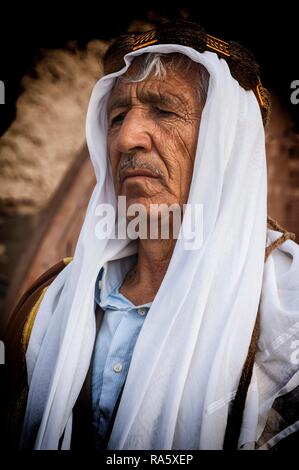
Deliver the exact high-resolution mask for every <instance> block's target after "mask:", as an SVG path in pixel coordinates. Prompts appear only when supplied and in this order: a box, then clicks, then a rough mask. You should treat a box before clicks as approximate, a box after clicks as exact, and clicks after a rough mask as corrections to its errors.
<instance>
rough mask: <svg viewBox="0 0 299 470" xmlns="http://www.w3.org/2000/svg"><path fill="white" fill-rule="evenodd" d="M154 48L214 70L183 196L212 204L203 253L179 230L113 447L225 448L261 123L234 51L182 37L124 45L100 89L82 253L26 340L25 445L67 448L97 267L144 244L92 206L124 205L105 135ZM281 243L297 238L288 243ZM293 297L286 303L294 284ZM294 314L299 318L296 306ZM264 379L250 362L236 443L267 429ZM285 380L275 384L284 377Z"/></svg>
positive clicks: (254, 252) (251, 291)
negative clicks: (110, 110) (103, 229)
mask: <svg viewBox="0 0 299 470" xmlns="http://www.w3.org/2000/svg"><path fill="white" fill-rule="evenodd" d="M146 52H160V53H172V52H180V53H182V54H185V55H187V56H188V57H189V58H190V59H192V60H194V61H195V62H199V63H201V64H202V65H203V66H204V67H206V69H207V70H208V72H209V74H210V81H209V90H208V96H207V101H206V104H205V108H204V110H203V114H202V118H201V124H200V131H199V137H198V145H197V151H196V158H195V164H194V171H193V179H192V183H191V188H190V194H189V200H188V203H189V204H194V203H201V204H203V208H204V229H203V230H204V232H203V244H202V246H201V248H200V249H199V250H198V251H186V250H185V249H184V243H183V240H182V239H181V240H180V239H178V240H177V243H176V246H175V250H174V253H173V256H172V259H171V262H170V264H169V267H168V270H167V272H166V275H165V277H164V279H163V282H162V284H161V286H160V289H159V291H158V292H157V294H156V297H155V299H154V302H153V304H152V307H151V309H150V311H149V313H148V315H147V318H146V319H145V322H144V325H143V327H142V330H141V332H140V334H139V337H138V339H137V343H136V346H135V349H134V353H133V357H132V361H131V365H130V369H129V372H128V376H127V380H126V384H125V388H124V391H123V396H122V400H121V402H120V406H119V409H118V412H117V416H116V419H115V424H114V427H113V431H112V434H111V437H110V441H109V445H108V448H110V449H221V448H222V446H223V439H224V433H225V428H226V423H227V416H228V409H229V404H230V400H232V398H233V396H234V393H235V392H236V389H237V386H238V383H239V379H240V374H241V370H242V366H243V364H244V361H245V359H246V356H247V351H248V347H249V344H250V339H251V335H252V330H253V326H254V323H255V319H256V314H257V309H258V304H259V300H260V297H261V290H262V280H263V272H264V253H265V245H266V236H267V228H266V219H267V217H266V215H267V213H266V198H267V184H266V178H267V175H266V157H265V142H264V129H263V123H262V118H261V113H260V109H259V106H258V103H257V100H256V98H255V96H254V93H253V92H252V91H245V90H244V89H243V88H242V87H241V86H240V85H239V83H238V82H237V81H236V80H235V79H234V78H232V76H231V74H230V70H229V67H228V65H227V62H226V61H225V60H223V59H219V58H218V56H217V55H216V54H214V53H211V52H204V53H199V52H197V51H195V50H194V49H192V48H189V47H185V46H179V45H155V46H150V47H146V48H144V49H142V50H139V51H135V52H132V53H130V54H127V55H126V57H125V62H126V66H125V67H124V68H123V69H122V70H121V71H119V72H117V73H114V74H111V75H109V76H105V77H103V78H102V79H101V80H99V82H98V83H97V84H96V85H95V87H94V90H93V93H92V96H91V100H90V104H89V109H88V114H87V124H86V131H87V143H88V147H89V152H90V156H91V159H92V162H93V165H94V169H95V174H96V177H97V184H96V187H95V189H94V192H93V194H92V197H91V200H90V203H89V205H88V209H87V213H86V217H85V221H84V224H83V227H82V230H81V233H80V237H79V240H78V243H77V247H76V251H75V255H74V260H73V261H72V262H71V263H70V264H69V265H68V266H67V267H66V268H65V269H64V270H63V271H62V272H61V273H60V274H59V275H58V277H57V278H56V279H55V281H54V282H53V283H52V284H51V286H50V287H49V288H48V290H47V292H46V294H45V297H44V299H43V301H42V304H41V307H40V309H39V312H38V315H37V318H36V320H35V324H34V328H33V331H32V335H31V338H30V342H29V346H28V350H27V355H26V360H27V367H28V381H29V387H30V388H29V396H28V403H27V410H26V416H25V423H24V428H23V435H22V445H23V446H24V447H26V445H28V442H30V440H31V439H32V436H34V437H35V436H36V439H35V445H34V448H35V449H57V448H58V443H59V439H60V437H61V436H62V435H63V433H64V441H63V448H65V449H67V448H69V447H70V439H71V429H72V408H73V407H74V404H75V402H76V400H77V397H78V394H79V392H80V389H81V387H82V384H83V382H84V379H85V376H86V373H87V370H88V367H89V364H90V360H91V354H92V349H93V345H94V340H95V317H94V285H95V280H96V277H97V274H98V271H99V269H100V268H101V267H102V266H103V265H104V264H105V263H106V262H107V261H109V260H112V259H119V258H122V257H125V256H128V255H130V254H132V253H135V252H136V244H135V243H133V242H131V241H130V240H112V239H107V240H99V239H97V238H96V236H95V225H96V223H97V221H98V217H97V216H96V214H95V211H96V207H97V206H98V205H99V204H101V203H111V204H113V205H114V207H116V197H115V192H114V186H113V182H112V176H111V170H110V166H109V164H108V157H107V146H106V135H107V116H106V104H107V99H108V97H109V92H110V91H111V89H112V87H113V84H114V80H115V78H116V77H117V76H119V75H121V74H123V73H124V72H125V71H126V70H127V68H128V67H129V65H130V62H131V61H132V59H133V58H134V57H135V56H137V55H140V54H143V53H146ZM183 224H184V221H183ZM268 234H269V236H270V235H271V234H272V235H271V236H274V237H275V234H276V237H277V235H278V234H277V232H272V231H268ZM285 245H288V246H290V245H291V246H296V245H295V244H294V243H293V242H290V241H288V242H287V243H285ZM266 267H267V268H266V280H265V282H266V290H267V295H268V291H269V298H270V300H267V299H266V300H265V302H266V303H267V302H270V304H271V309H270V308H269V311H266V313H265V312H264V310H267V308H268V305H263V311H262V312H261V314H262V332H265V336H267V334H268V332H269V334H270V335H271V334H272V326H273V325H272V317H271V315H272V314H273V308H272V304H273V303H274V304H275V302H276V304H275V307H274V308H275V309H276V310H275V312H274V313H275V314H277V315H278V316H279V305H280V298H279V294H280V293H279V290H276V287H275V285H276V284H275V283H276V282H277V279H276V276H277V273H276V272H275V269H274V266H273V260H272V261H271V260H270V259H269V261H268V262H267V264H266ZM298 271H299V269H298V262H297V274H298ZM297 278H299V276H298V275H297ZM273 294H274V298H272V297H271V296H272V295H273ZM284 301H285V302H286V304H287V303H288V299H287V296H285V298H284ZM298 303H299V302H298ZM284 311H287V307H284ZM294 315H297V317H298V311H297V310H296V311H295V312H294ZM269 330H270V331H269ZM275 334H276V332H273V335H274V336H275ZM260 377H261V374H259V370H257V368H256V367H255V370H254V373H253V379H252V385H251V387H250V390H249V393H248V398H247V401H246V408H245V416H244V420H243V426H242V432H241V436H240V442H239V446H241V445H242V444H244V443H248V442H251V441H255V440H256V438H257V435H258V432H259V431H258V420H259V409H260V405H261V404H260V403H259V399H260V383H259V378H260ZM278 380H279V384H278V388H279V389H280V388H281V387H283V386H284V385H285V377H283V378H281V379H280V376H278ZM275 393H276V392H275ZM277 393H279V392H278V391H277ZM277 393H276V394H277ZM274 395H275V394H274V393H273V391H272V389H271V387H268V389H267V387H265V390H263V395H262V399H263V403H265V402H267V400H268V402H267V403H268V404H269V403H270V402H271V403H272V402H273V399H274V398H273V397H274ZM270 406H271V405H270ZM266 408H267V407H265V409H264V411H265V410H266ZM263 425H264V424H263ZM263 425H261V427H263Z"/></svg>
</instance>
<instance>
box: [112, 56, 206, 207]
mask: <svg viewBox="0 0 299 470" xmlns="http://www.w3.org/2000/svg"><path fill="white" fill-rule="evenodd" d="M135 66H136V64H135V63H133V64H132V66H131V67H130V69H129V71H128V72H127V75H128V74H130V73H132V72H133V73H134V67H135ZM137 66H138V65H137ZM197 80H198V75H197V74H196V72H195V71H193V70H189V71H188V74H184V73H183V72H177V71H174V70H168V73H167V77H166V79H165V80H162V79H157V78H155V77H151V76H150V77H149V78H148V79H146V80H144V81H142V82H138V83H129V82H123V81H120V82H118V84H117V85H116V86H115V88H114V89H113V91H112V93H111V96H110V98H109V102H108V124H109V131H108V155H109V158H110V161H111V167H112V174H113V180H114V185H115V191H116V195H117V196H119V195H122V196H126V198H127V206H129V205H130V204H133V203H139V204H143V205H144V206H145V207H146V210H147V211H148V210H149V206H150V204H161V203H164V204H167V205H170V204H174V203H175V204H180V205H181V206H182V204H184V203H186V202H187V199H188V194H189V187H190V182H191V178H192V171H193V165H194V158H195V152H196V144H197V137H198V129H199V123H200V116H201V112H202V104H201V102H200V99H199V96H198V91H197V88H196V82H197ZM148 213H149V212H148Z"/></svg>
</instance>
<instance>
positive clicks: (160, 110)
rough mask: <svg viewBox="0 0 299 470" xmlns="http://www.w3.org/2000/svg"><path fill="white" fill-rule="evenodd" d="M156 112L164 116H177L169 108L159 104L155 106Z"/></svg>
mask: <svg viewBox="0 0 299 470" xmlns="http://www.w3.org/2000/svg"><path fill="white" fill-rule="evenodd" d="M155 112H156V113H157V114H158V115H159V116H164V117H169V116H175V113H174V112H173V111H170V110H169V109H163V108H159V107H158V106H156V107H155Z"/></svg>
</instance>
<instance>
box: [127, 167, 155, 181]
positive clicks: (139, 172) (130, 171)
mask: <svg viewBox="0 0 299 470" xmlns="http://www.w3.org/2000/svg"><path fill="white" fill-rule="evenodd" d="M137 176H143V177H148V178H159V176H160V175H159V174H157V173H153V172H152V171H151V170H148V169H147V168H135V169H134V168H127V169H126V170H123V171H122V172H121V173H120V181H121V182H123V181H124V180H126V179H127V178H135V177H137Z"/></svg>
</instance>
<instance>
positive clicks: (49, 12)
mask: <svg viewBox="0 0 299 470" xmlns="http://www.w3.org/2000/svg"><path fill="white" fill-rule="evenodd" d="M279 5H280V6H279V7H274V6H273V7H265V6H264V5H263V4H261V3H260V4H259V3H256V4H253V3H248V2H245V3H243V2H242V3H241V2H239V3H237V4H235V6H230V5H229V4H228V3H227V2H223V3H220V4H217V3H215V2H205V3H204V2H199V1H195V0H194V1H173V2H171V3H168V2H162V1H159V2H158V1H155V0H154V1H151V2H150V1H149V0H144V1H143V2H139V3H136V5H133V4H132V3H130V2H122V3H116V2H113V1H111V0H108V1H106V4H105V3H104V2H93V3H91V2H90V3H89V2H86V1H84V2H76V3H75V2H72V3H63V2H60V3H54V2H51V3H47V2H40V3H38V4H36V5H33V4H30V3H26V2H25V4H22V5H20V4H18V3H16V2H15V3H14V2H12V3H9V4H4V5H1V24H0V29H1V30H0V66H1V69H0V80H2V81H4V83H5V99H6V104H5V105H2V106H0V135H1V134H2V133H3V132H4V131H5V130H6V129H7V127H8V126H9V124H10V122H11V121H12V120H13V119H14V117H15V102H16V99H17V97H18V95H19V93H20V91H21V77H22V76H23V75H24V73H25V72H28V71H30V67H31V66H32V65H33V63H34V60H35V59H36V57H37V56H38V51H39V50H40V49H41V48H57V47H58V48H59V47H64V46H65V45H66V44H67V43H68V41H70V40H77V41H78V44H79V46H80V47H82V48H83V47H84V46H85V44H86V43H87V42H88V41H89V40H91V39H94V38H98V39H111V38H113V37H116V36H118V35H119V34H121V33H123V32H125V31H126V28H127V27H128V25H129V23H130V22H131V21H132V20H134V19H143V20H146V19H150V20H154V21H155V20H159V19H161V18H179V17H180V16H181V14H182V12H183V13H186V12H189V13H190V16H189V18H188V19H191V20H194V21H197V22H198V23H199V24H200V25H201V26H203V27H204V28H205V29H206V31H207V32H208V33H209V34H212V35H215V36H217V37H220V38H222V39H229V40H234V41H237V42H239V43H241V44H243V45H244V46H246V47H247V48H248V49H250V50H251V51H252V52H253V53H254V55H255V57H256V59H257V61H258V63H259V64H260V66H261V70H262V76H261V77H262V82H263V84H264V86H266V87H267V88H269V89H270V91H274V92H275V93H276V94H277V95H278V97H279V98H280V101H281V103H282V105H283V106H284V107H285V108H286V109H287V110H288V111H289V112H290V114H291V116H292V118H293V120H294V123H295V125H296V131H297V132H299V104H298V105H297V106H296V105H292V104H291V102H290V95H291V89H290V84H291V82H292V81H293V80H296V79H297V80H299V67H298V56H299V41H298V34H297V30H298V23H299V21H298V16H299V15H298V12H299V7H297V8H296V7H294V6H290V3H289V2H288V3H285V5H283V4H282V3H280V4H279Z"/></svg>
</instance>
